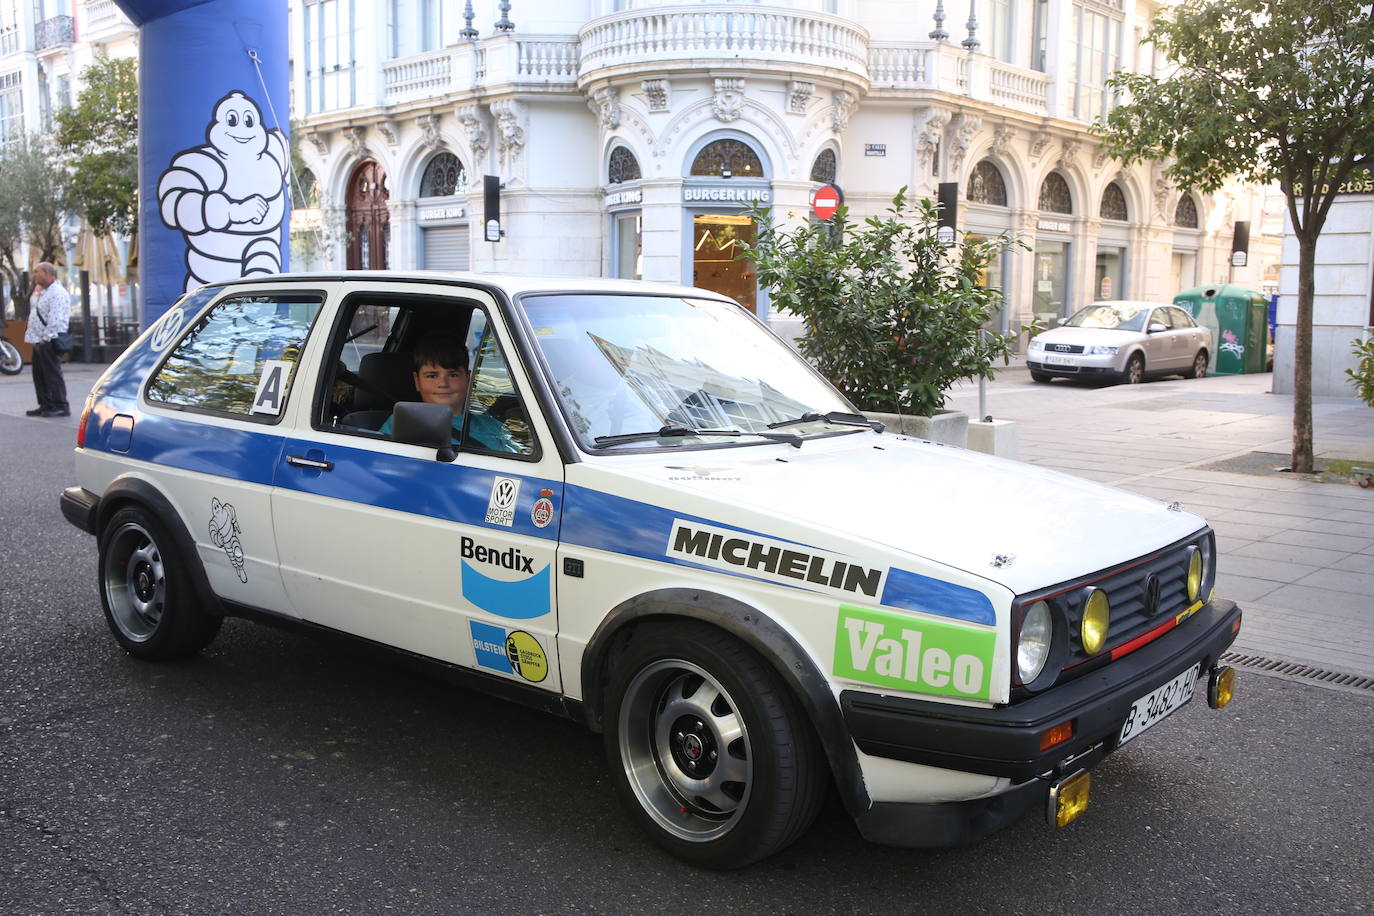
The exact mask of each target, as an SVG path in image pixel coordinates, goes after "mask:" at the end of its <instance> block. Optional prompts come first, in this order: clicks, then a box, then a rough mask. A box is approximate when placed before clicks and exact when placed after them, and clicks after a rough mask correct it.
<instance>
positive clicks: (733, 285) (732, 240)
mask: <svg viewBox="0 0 1374 916" xmlns="http://www.w3.org/2000/svg"><path fill="white" fill-rule="evenodd" d="M753 243H754V221H753V220H751V219H750V218H749V217H747V216H736V215H735V214H731V213H700V214H697V215H696V216H695V217H693V218H692V285H693V286H699V287H701V288H702V289H709V290H713V291H714V292H717V293H723V294H725V295H726V296H729V297H730V298H731V299H734V300H735V301H736V302H738V303H739V304H740V305H742V306H744V307H745V308H747V309H748V310H749V311H751V312H752V311H754V310H755V304H756V302H757V299H758V284H757V283H756V282H755V281H754V270H753V266H752V265H750V264H749V263H748V262H746V261H737V260H735V257H736V255H738V254H739V253H740V251H741V250H742V249H741V245H752V244H753Z"/></svg>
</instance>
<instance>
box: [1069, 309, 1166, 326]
mask: <svg viewBox="0 0 1374 916" xmlns="http://www.w3.org/2000/svg"><path fill="white" fill-rule="evenodd" d="M1149 313H1150V310H1149V309H1143V308H1137V307H1136V306H1133V305H1120V304H1105V303H1096V304H1094V305H1090V306H1087V307H1086V308H1081V309H1079V310H1078V312H1077V313H1075V314H1074V316H1073V317H1072V318H1070V319H1069V320H1068V321H1066V322H1064V327H1066V328H1110V329H1111V330H1113V331H1142V330H1144V329H1145V316H1146V315H1148V314H1149Z"/></svg>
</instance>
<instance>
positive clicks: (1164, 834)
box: [0, 415, 1374, 914]
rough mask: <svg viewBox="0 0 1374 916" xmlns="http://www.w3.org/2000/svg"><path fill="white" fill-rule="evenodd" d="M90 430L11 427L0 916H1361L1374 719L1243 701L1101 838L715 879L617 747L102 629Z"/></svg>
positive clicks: (1311, 696) (425, 684)
mask: <svg viewBox="0 0 1374 916" xmlns="http://www.w3.org/2000/svg"><path fill="white" fill-rule="evenodd" d="M74 425H75V423H74V420H73V421H53V420H42V421H40V420H28V419H24V418H21V417H15V416H9V415H0V912H3V913H26V914H27V913H57V912H77V913H195V914H201V913H286V914H306V913H335V912H340V913H372V912H380V911H384V910H395V911H400V912H412V913H467V912H472V913H521V914H527V913H564V912H569V913H571V912H582V913H633V914H640V913H645V912H655V911H656V912H662V913H673V914H676V913H703V912H706V913H751V914H754V913H759V914H764V913H798V914H800V913H806V914H823V913H874V914H892V913H958V914H969V913H971V912H998V913H1008V914H1016V913H1027V914H1044V913H1086V912H1099V911H1110V912H1114V913H1151V914H1155V913H1222V912H1226V913H1231V912H1246V913H1251V914H1261V913H1284V914H1287V913H1355V912H1367V911H1368V910H1369V909H1370V908H1371V901H1374V877H1371V869H1370V865H1369V850H1370V849H1371V847H1372V846H1374V843H1372V842H1371V840H1372V839H1374V788H1371V786H1372V785H1374V703H1371V699H1374V697H1371V696H1367V695H1359V694H1354V693H1343V692H1336V691H1330V690H1325V689H1322V688H1319V687H1313V686H1308V685H1305V684H1297V683H1290V682H1288V681H1284V680H1279V679H1274V678H1266V677H1262V676H1242V677H1241V679H1240V682H1239V693H1238V696H1237V699H1236V700H1235V702H1234V703H1233V704H1232V705H1231V706H1230V707H1229V708H1228V709H1226V710H1225V711H1222V712H1216V711H1213V710H1210V709H1208V708H1207V706H1206V703H1205V701H1203V700H1202V698H1201V696H1199V697H1198V698H1197V699H1195V700H1194V702H1193V703H1192V704H1191V705H1190V706H1188V707H1185V708H1184V709H1182V710H1181V711H1180V712H1179V713H1177V714H1175V716H1174V717H1173V718H1171V719H1170V720H1167V721H1165V722H1163V723H1161V724H1159V725H1158V726H1156V727H1155V728H1154V729H1153V730H1152V731H1151V732H1149V733H1148V734H1147V735H1144V736H1142V737H1141V738H1140V739H1138V740H1137V741H1136V742H1135V743H1134V744H1133V745H1132V746H1131V747H1130V748H1129V750H1128V751H1126V752H1123V753H1121V754H1119V755H1117V756H1116V757H1114V758H1111V759H1109V760H1108V761H1106V762H1105V763H1104V764H1103V765H1102V766H1101V767H1100V768H1099V769H1098V770H1097V771H1095V778H1094V783H1093V800H1092V804H1091V806H1090V808H1089V810H1088V812H1087V813H1086V814H1085V815H1084V817H1083V818H1082V819H1081V820H1080V821H1079V822H1078V823H1076V824H1074V825H1073V826H1071V827H1070V828H1068V829H1066V830H1063V831H1055V830H1053V829H1052V828H1050V827H1048V826H1047V825H1045V824H1044V823H1043V821H1040V820H1038V819H1028V820H1025V821H1022V822H1020V823H1018V824H1016V825H1013V826H1012V827H1009V828H1008V829H1006V830H1004V831H1002V832H1001V833H999V834H996V835H994V836H993V837H992V838H990V839H988V840H986V841H984V842H982V843H980V844H978V845H975V846H972V847H966V848H961V849H954V850H944V851H936V852H931V851H920V850H902V849H888V848H882V847H877V846H872V845H869V844H867V843H865V842H864V841H863V840H862V839H860V838H859V836H858V834H857V832H856V830H855V829H854V827H853V825H852V823H851V822H850V821H849V820H848V819H847V818H846V817H845V815H844V813H843V811H842V810H841V809H840V808H839V806H838V804H837V803H835V802H833V801H832V803H831V804H830V805H829V806H828V807H827V809H826V810H825V811H824V813H823V814H822V816H821V819H820V821H819V822H818V823H817V824H816V826H815V827H814V828H813V829H812V830H811V831H810V833H808V834H807V835H806V836H805V837H804V838H803V839H802V841H801V842H799V843H798V844H796V845H795V846H794V847H792V848H790V849H789V850H787V851H785V852H784V853H783V854H781V855H779V856H777V857H775V858H774V859H772V860H770V861H768V862H765V863H763V864H761V865H758V866H755V867H753V868H751V869H748V870H745V871H742V872H735V873H728V874H715V873H708V872H702V871H698V870H694V869H692V868H690V867H687V866H685V865H682V864H680V863H678V862H677V861H676V860H673V859H671V858H668V857H667V856H665V855H663V854H661V853H659V852H658V851H657V849H656V847H653V846H652V845H650V844H649V843H648V842H646V841H645V840H643V839H642V838H641V837H640V835H639V834H638V833H637V832H636V830H635V828H634V826H633V824H631V822H630V821H629V820H628V818H627V817H626V816H625V815H624V814H623V813H622V811H621V809H620V808H619V807H618V805H617V802H616V800H615V798H614V797H613V792H612V788H611V784H610V781H609V779H608V778H607V775H606V768H605V763H604V760H603V758H602V755H601V749H600V742H599V740H598V738H597V737H596V736H594V735H592V734H590V733H588V732H587V731H585V730H584V729H582V728H581V727H580V726H578V725H576V724H574V723H571V722H565V721H561V720H558V719H554V718H551V717H548V716H545V715H542V714H540V713H536V712H531V711H528V710H525V709H523V708H520V707H516V706H512V705H509V704H506V703H503V702H501V701H498V700H495V699H491V698H488V697H485V696H482V695H479V694H474V693H470V692H467V691H464V690H460V689H457V688H454V687H451V686H449V685H447V684H443V683H439V682H436V681H432V680H428V679H425V678H423V677H421V676H418V675H415V674H412V673H410V672H408V671H406V670H404V669H402V668H398V667H394V666H392V665H389V664H387V663H385V662H381V661H376V660H372V659H369V658H362V657H358V656H354V655H350V654H346V653H343V652H341V651H338V650H336V649H333V648H330V647H327V646H324V645H322V644H320V643H317V642H312V641H310V640H308V639H306V638H304V637H299V636H295V635H287V634H284V633H281V632H278V631H275V630H271V629H267V628H263V627H258V626H255V625H252V624H248V623H245V622H242V621H230V622H228V623H227V624H226V625H225V628H224V630H223V631H222V633H221V635H220V637H219V639H218V640H217V641H216V642H215V643H214V644H213V645H212V646H211V647H210V649H209V650H207V651H206V652H205V653H204V654H203V655H202V656H200V657H199V658H197V659H195V660H192V661H188V662H184V663H178V664H170V665H155V664H148V663H143V662H138V661H135V660H133V659H131V658H129V657H127V656H126V655H124V653H123V652H121V651H120V650H119V649H118V647H117V646H116V644H115V643H114V641H113V639H112V638H111V637H110V635H109V633H108V632H107V631H106V628H105V623H104V620H103V618H102V616H101V612H100V604H99V599H98V598H97V596H96V590H95V544H94V540H93V539H92V538H89V537H88V536H86V535H84V534H82V533H81V532H79V531H77V530H76V529H75V528H73V527H71V526H70V525H68V524H67V523H66V522H65V521H64V520H63V519H62V518H61V516H60V514H59V512H58V509H57V494H58V492H59V490H60V489H61V487H62V486H65V485H67V484H69V483H71V482H72V480H73V472H72V463H71V457H70V447H71V444H72V437H73V431H74Z"/></svg>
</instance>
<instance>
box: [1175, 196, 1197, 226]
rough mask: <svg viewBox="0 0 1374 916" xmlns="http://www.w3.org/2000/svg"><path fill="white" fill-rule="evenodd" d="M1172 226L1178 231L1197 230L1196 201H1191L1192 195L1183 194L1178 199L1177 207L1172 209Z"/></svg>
mask: <svg viewBox="0 0 1374 916" xmlns="http://www.w3.org/2000/svg"><path fill="white" fill-rule="evenodd" d="M1174 225H1175V226H1177V227H1179V228H1180V229H1196V228H1197V201H1195V200H1193V195H1191V194H1184V195H1183V196H1182V197H1180V198H1179V199H1178V206H1176V207H1175V208H1174Z"/></svg>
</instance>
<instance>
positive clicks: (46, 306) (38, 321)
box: [24, 280, 72, 344]
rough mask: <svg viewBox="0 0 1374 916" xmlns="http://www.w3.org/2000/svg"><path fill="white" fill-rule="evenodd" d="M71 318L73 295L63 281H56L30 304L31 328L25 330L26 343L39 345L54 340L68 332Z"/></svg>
mask: <svg viewBox="0 0 1374 916" xmlns="http://www.w3.org/2000/svg"><path fill="white" fill-rule="evenodd" d="M44 318H46V319H47V321H44V320H43V319H44ZM71 318H72V297H71V294H70V293H68V292H67V288H66V287H65V286H63V285H62V283H61V281H59V280H54V281H52V283H51V284H49V286H48V288H47V289H45V290H43V292H41V293H39V295H38V298H37V299H34V300H33V301H32V302H30V303H29V326H28V328H26V329H25V330H24V343H30V344H37V343H44V342H45V341H49V340H52V339H53V338H54V337H56V336H57V335H58V334H61V333H62V332H63V331H65V330H67V325H68V323H69V322H70V321H71Z"/></svg>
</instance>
